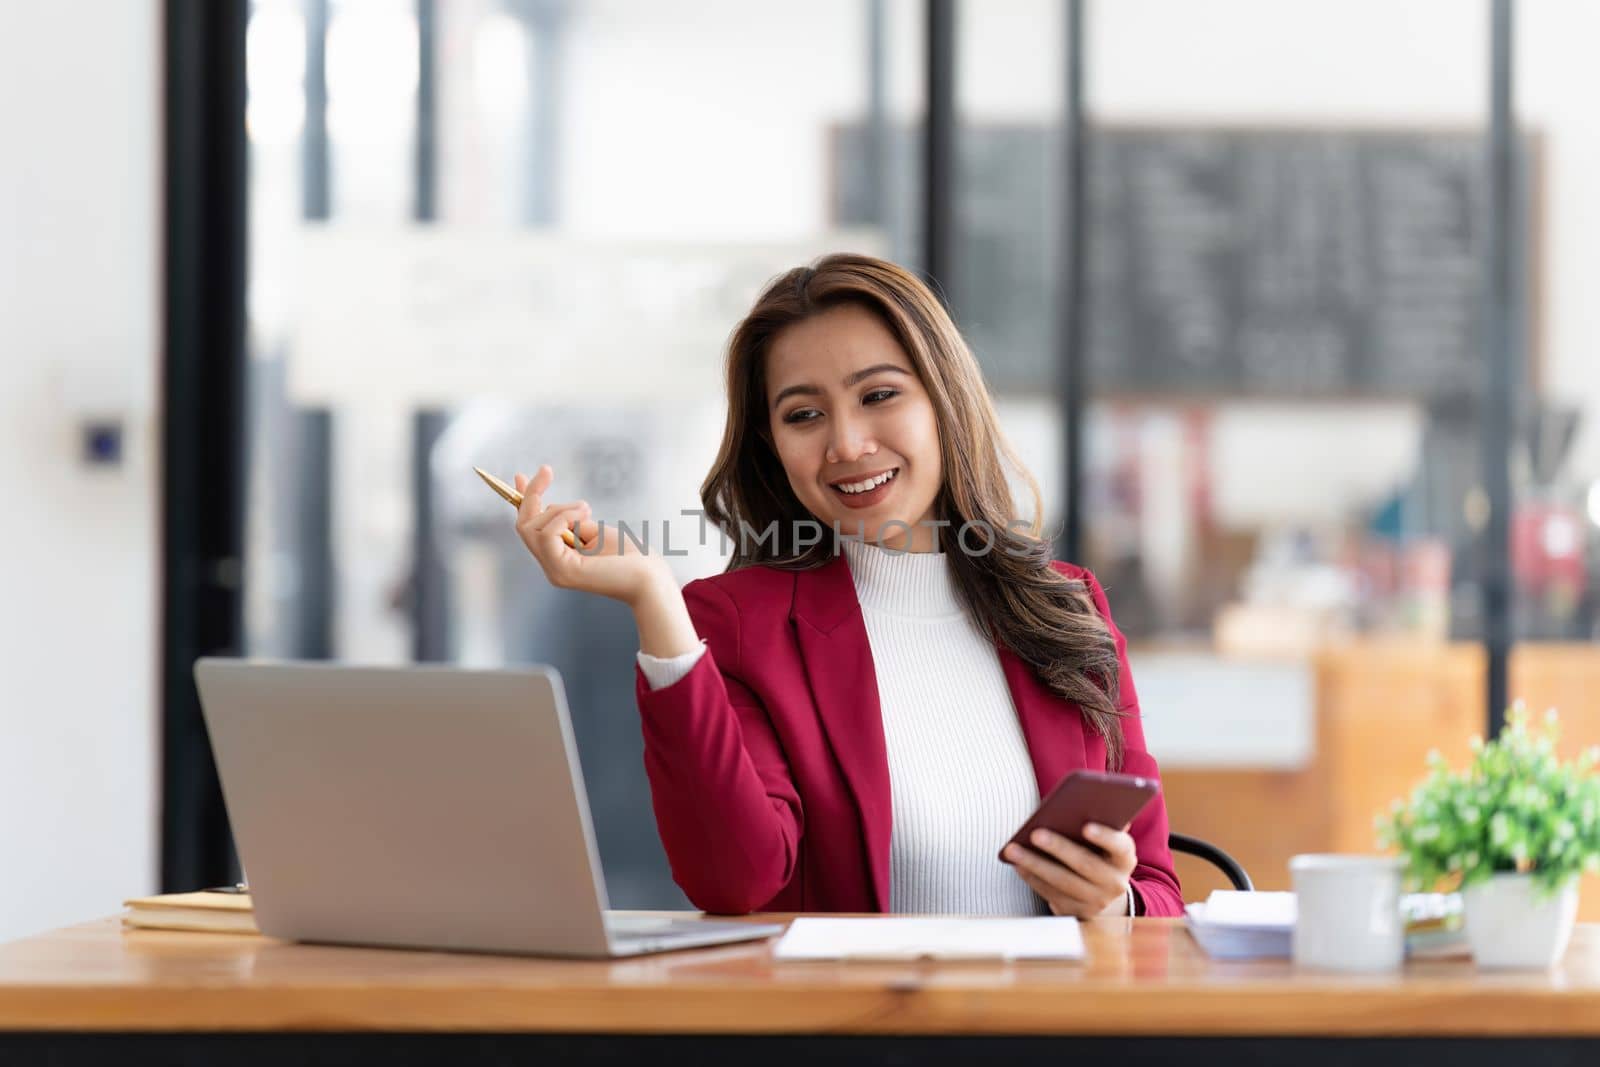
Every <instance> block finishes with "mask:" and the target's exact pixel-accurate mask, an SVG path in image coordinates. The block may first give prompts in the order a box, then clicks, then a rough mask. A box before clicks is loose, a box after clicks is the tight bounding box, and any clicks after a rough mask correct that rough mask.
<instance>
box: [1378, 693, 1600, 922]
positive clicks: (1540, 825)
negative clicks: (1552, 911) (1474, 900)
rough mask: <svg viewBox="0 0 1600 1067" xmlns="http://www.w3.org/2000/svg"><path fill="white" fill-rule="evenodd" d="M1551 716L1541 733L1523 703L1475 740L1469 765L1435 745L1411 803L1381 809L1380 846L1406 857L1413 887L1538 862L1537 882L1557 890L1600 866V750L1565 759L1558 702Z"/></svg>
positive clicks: (1462, 881) (1478, 878)
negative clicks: (1493, 732)
mask: <svg viewBox="0 0 1600 1067" xmlns="http://www.w3.org/2000/svg"><path fill="white" fill-rule="evenodd" d="M1544 720H1545V721H1544V730H1543V731H1542V732H1540V733H1538V734H1535V733H1534V732H1533V731H1532V730H1530V729H1529V723H1528V713H1527V709H1526V708H1525V707H1523V705H1522V704H1521V703H1520V702H1519V703H1517V704H1516V705H1515V706H1513V707H1512V708H1511V710H1510V712H1509V713H1508V714H1507V716H1506V726H1505V728H1504V729H1503V730H1501V732H1500V736H1499V737H1498V738H1496V739H1495V740H1492V741H1489V742H1484V741H1483V740H1482V739H1481V738H1476V737H1475V738H1473V739H1472V741H1471V743H1470V748H1471V751H1472V762H1471V764H1470V765H1469V766H1468V767H1467V769H1466V770H1464V771H1459V772H1458V771H1452V770H1451V769H1450V766H1449V763H1448V761H1446V760H1445V758H1444V756H1443V755H1442V754H1441V753H1439V752H1438V750H1434V751H1433V752H1430V753H1428V774H1427V777H1426V778H1424V779H1423V780H1422V782H1420V783H1419V784H1418V785H1417V787H1416V789H1414V790H1413V791H1412V793H1411V798H1410V801H1409V803H1408V802H1406V801H1404V800H1396V801H1395V802H1394V804H1393V806H1392V807H1391V808H1390V810H1389V812H1388V813H1387V814H1385V815H1379V816H1378V817H1377V819H1376V820H1375V826H1376V828H1377V831H1378V841H1379V845H1380V846H1381V847H1384V848H1394V849H1396V850H1398V851H1399V852H1400V854H1401V855H1402V856H1404V857H1405V860H1406V880H1407V883H1408V885H1409V886H1410V887H1411V888H1414V889H1420V890H1431V889H1434V888H1436V887H1437V886H1438V885H1439V883H1441V882H1443V881H1445V880H1447V879H1453V880H1458V882H1459V885H1460V886H1461V887H1465V886H1469V885H1472V884H1473V883H1475V882H1482V881H1485V880H1486V879H1488V878H1489V876H1490V875H1492V874H1495V873H1497V872H1501V871H1531V872H1533V876H1534V883H1535V885H1536V886H1537V887H1538V888H1539V890H1540V891H1542V892H1543V893H1547V894H1553V893H1555V892H1556V891H1557V890H1559V889H1560V888H1561V887H1562V886H1563V885H1565V884H1566V883H1567V882H1569V881H1571V880H1572V879H1574V878H1576V877H1577V876H1578V875H1579V874H1580V873H1582V872H1583V871H1597V870H1600V775H1597V774H1596V766H1597V764H1600V749H1597V748H1596V747H1593V746H1591V747H1590V748H1588V749H1586V750H1585V751H1584V752H1583V754H1582V755H1581V756H1579V757H1578V759H1576V760H1574V761H1573V762H1571V763H1568V764H1565V765H1563V764H1562V763H1561V762H1560V761H1559V760H1558V759H1557V758H1556V755H1555V742H1556V739H1557V737H1558V736H1559V731H1560V722H1559V720H1558V717H1557V715H1556V711H1555V709H1554V708H1552V709H1550V711H1548V712H1546V713H1545V716H1544Z"/></svg>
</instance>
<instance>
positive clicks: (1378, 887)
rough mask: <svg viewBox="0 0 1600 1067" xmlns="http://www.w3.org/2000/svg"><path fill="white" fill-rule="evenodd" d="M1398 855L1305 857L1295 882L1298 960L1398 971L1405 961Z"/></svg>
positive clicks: (1294, 872)
mask: <svg viewBox="0 0 1600 1067" xmlns="http://www.w3.org/2000/svg"><path fill="white" fill-rule="evenodd" d="M1401 867H1402V863H1401V860H1400V859H1399V858H1398V857H1394V856H1351V855H1335V854H1322V855H1303V856H1295V857H1294V858H1293V859H1291V860H1290V861H1289V873H1290V875H1291V876H1292V878H1293V880H1294V893H1295V904H1296V907H1297V909H1298V912H1297V917H1296V919H1295V924H1294V962H1295V963H1296V964H1298V965H1300V966H1303V967H1318V968H1324V969H1327V970H1335V971H1393V970H1398V969H1399V967H1400V964H1401V963H1402V962H1403V961H1404V959H1405V954H1406V938H1405V924H1404V922H1403V920H1402V919H1401V915H1400V872H1401Z"/></svg>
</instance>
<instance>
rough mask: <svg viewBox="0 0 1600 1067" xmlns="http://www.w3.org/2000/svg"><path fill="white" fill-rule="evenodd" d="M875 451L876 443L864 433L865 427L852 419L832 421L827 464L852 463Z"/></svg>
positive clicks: (876, 449)
mask: <svg viewBox="0 0 1600 1067" xmlns="http://www.w3.org/2000/svg"><path fill="white" fill-rule="evenodd" d="M876 451H878V443H877V442H876V441H874V440H873V439H872V437H871V435H870V434H868V433H867V432H866V427H865V426H861V425H859V424H858V423H856V422H855V421H854V420H852V419H837V420H835V421H834V424H833V436H832V437H831V438H830V439H829V441H828V457H827V458H828V462H829V463H854V462H855V461H856V460H858V459H860V458H861V457H862V456H870V455H872V454H873V453H874V452H876Z"/></svg>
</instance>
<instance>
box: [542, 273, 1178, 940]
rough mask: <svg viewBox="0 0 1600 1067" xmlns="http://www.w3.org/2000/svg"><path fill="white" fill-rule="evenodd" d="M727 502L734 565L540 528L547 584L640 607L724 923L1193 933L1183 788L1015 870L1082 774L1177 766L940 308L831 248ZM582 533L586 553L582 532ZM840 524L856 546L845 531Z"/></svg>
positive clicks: (786, 278)
mask: <svg viewBox="0 0 1600 1067" xmlns="http://www.w3.org/2000/svg"><path fill="white" fill-rule="evenodd" d="M727 389H728V417H727V425H726V428H725V430H724V432H723V437H722V446H721V450H720V452H719V453H718V456H717V459H716V463H715V464H714V466H713V467H712V469H711V473H710V474H709V475H708V476H707V477H706V480H705V483H704V484H703V485H702V487H701V499H702V501H703V503H704V507H705V512H706V515H707V516H709V517H710V519H711V520H712V521H713V522H715V523H716V524H717V525H718V527H720V528H721V529H722V531H723V532H724V534H725V536H726V538H728V539H729V540H731V542H732V547H733V558H732V560H731V561H730V563H729V566H728V569H727V571H726V572H725V573H723V574H721V575H718V576H716V577H714V578H708V579H703V580H701V581H695V582H691V583H689V584H688V585H687V586H685V587H684V588H683V589H682V590H681V591H680V589H679V588H678V586H677V583H676V582H675V581H674V580H673V578H672V575H671V574H670V572H669V571H668V570H667V568H666V566H665V564H664V561H663V559H662V557H661V556H660V555H658V554H652V553H650V552H649V551H648V548H647V547H646V548H645V549H644V550H642V551H641V548H640V546H639V545H638V544H637V543H635V542H632V541H629V540H628V539H626V538H622V539H619V538H618V537H617V534H616V531H615V530H613V529H610V528H609V527H608V526H606V525H604V524H599V525H597V524H596V523H594V522H593V521H592V520H591V519H590V515H589V509H588V506H587V505H586V504H584V503H583V502H581V501H579V502H575V503H566V504H546V503H544V500H543V498H544V496H545V494H546V492H547V491H548V489H549V488H550V484H551V481H552V479H553V477H554V475H553V472H552V471H551V470H550V468H549V467H541V468H540V469H539V471H538V472H537V473H536V474H535V476H534V477H533V478H532V479H531V480H530V479H527V478H525V477H524V476H522V475H518V476H517V488H518V489H521V490H523V491H524V493H525V497H524V500H523V504H522V508H521V511H520V513H519V515H518V518H517V528H518V530H519V532H520V533H521V536H522V539H523V541H524V542H525V543H526V544H527V546H528V548H529V550H530V551H531V552H532V553H533V555H534V557H535V558H536V559H537V560H538V561H539V564H540V565H541V566H542V567H543V569H544V572H545V574H546V575H547V576H548V577H549V579H550V581H551V582H552V583H554V584H555V585H557V586H561V587H565V588H575V589H584V590H588V591H591V592H594V593H599V594H601V595H604V596H610V597H615V598H616V599H618V600H621V601H623V602H625V603H626V604H628V605H629V606H630V607H631V608H632V610H633V613H634V618H635V620H636V622H637V624H638V628H639V644H640V652H639V664H638V678H637V690H638V699H639V710H640V713H641V716H642V718H643V725H644V738H645V770H646V772H647V774H648V776H649V779H650V788H651V795H652V799H653V804H654V807H655V813H656V822H657V825H658V827H659V828H660V831H661V839H662V842H663V844H664V845H665V846H666V852H667V857H668V859H669V860H670V862H671V865H672V870H673V876H674V878H675V880H676V881H677V883H678V884H679V885H680V886H681V887H682V888H683V890H684V892H685V893H687V894H688V897H689V899H690V900H691V901H692V902H694V904H695V905H696V906H697V907H700V908H703V909H704V910H706V911H710V912H723V913H742V912H748V911H753V910H766V911H894V912H921V913H964V914H1013V915H1016V914H1036V913H1043V912H1045V911H1046V909H1048V911H1049V912H1053V913H1055V914H1058V915H1075V916H1079V917H1093V916H1098V915H1122V914H1146V915H1176V914H1181V912H1182V903H1181V897H1180V891H1179V887H1178V881H1177V878H1176V877H1175V875H1174V874H1173V871H1172V859H1171V856H1170V854H1169V853H1168V850H1167V843H1166V838H1167V817H1166V811H1165V808H1164V806H1163V805H1162V803H1161V801H1160V799H1159V798H1157V800H1156V801H1155V802H1153V803H1151V804H1150V805H1149V806H1148V807H1146V809H1145V810H1144V811H1143V812H1142V813H1141V815H1140V816H1139V818H1137V819H1136V820H1135V821H1134V823H1133V825H1132V826H1131V827H1129V828H1128V829H1127V830H1126V831H1124V830H1122V829H1119V828H1115V827H1097V826H1093V825H1091V826H1090V827H1088V828H1087V830H1086V833H1087V835H1088V837H1089V839H1090V840H1091V841H1092V842H1093V844H1094V845H1095V846H1097V849H1091V848H1086V847H1084V846H1083V845H1081V844H1078V843H1076V842H1074V841H1070V840H1067V839H1065V838H1062V837H1059V836H1057V835H1052V834H1045V835H1043V836H1039V837H1036V838H1035V839H1034V840H1033V842H1032V843H1033V845H1034V846H1035V848H1034V849H1021V848H1018V847H1017V846H1015V845H1012V846H1009V847H1008V848H1007V849H1006V855H1005V860H1006V862H1005V863H1001V862H997V860H996V852H997V850H998V849H999V847H1000V846H1001V845H1002V844H1003V843H1004V842H1005V841H1006V840H1007V839H1008V838H1009V837H1010V836H1011V834H1012V833H1013V832H1014V831H1015V829H1016V828H1017V827H1018V826H1019V825H1021V824H1022V822H1023V821H1024V820H1025V819H1026V818H1027V816H1028V815H1029V814H1030V813H1031V812H1032V810H1033V809H1034V807H1036V806H1037V804H1038V802H1039V798H1040V796H1041V795H1042V794H1043V793H1044V792H1046V791H1048V790H1049V789H1050V788H1052V787H1053V786H1054V785H1055V784H1056V782H1057V781H1058V780H1059V779H1060V778H1061V777H1062V776H1063V775H1064V774H1066V773H1067V772H1068V771H1071V770H1074V769H1077V768H1090V769H1096V770H1099V769H1107V768H1109V769H1120V770H1124V771H1127V772H1129V773H1135V774H1142V775H1145V776H1149V777H1154V776H1155V775H1156V773H1157V771H1156V764H1155V761H1154V760H1153V759H1151V757H1150V755H1149V753H1147V752H1146V751H1145V745H1144V736H1143V730H1142V728H1141V726H1140V722H1139V709H1138V700H1137V697H1136V696H1135V694H1134V689H1133V682H1132V679H1131V678H1130V677H1129V674H1128V665H1127V659H1126V656H1125V653H1124V641H1123V638H1122V636H1121V635H1120V634H1119V633H1118V632H1117V630H1116V628H1115V626H1113V624H1112V622H1111V615H1110V611H1109V609H1108V607H1107V605H1106V598H1105V594H1104V592H1103V591H1102V590H1101V589H1100V586H1099V585H1098V584H1097V583H1096V582H1095V579H1094V576H1093V575H1091V574H1090V573H1089V572H1088V571H1086V570H1084V569H1082V568H1080V567H1076V566H1073V565H1071V564H1065V563H1052V562H1051V560H1050V554H1049V544H1048V542H1046V541H1044V540H1042V539H1040V537H1039V535H1038V529H1039V527H1038V521H1037V519H1035V520H1034V521H1033V522H1032V523H1031V524H1030V523H1025V522H1022V521H1021V520H1019V519H1018V518H1017V516H1016V512H1015V509H1014V507H1013V505H1012V499H1011V493H1010V490H1009V489H1008V487H1007V483H1006V479H1005V474H1004V470H1003V467H1002V461H1005V462H1007V463H1010V464H1011V465H1012V466H1013V467H1014V468H1015V469H1016V471H1017V472H1018V474H1019V475H1020V476H1021V477H1022V478H1023V479H1024V480H1025V481H1026V483H1027V485H1028V488H1029V490H1030V492H1031V493H1032V496H1033V501H1034V514H1035V515H1036V516H1037V515H1038V514H1039V511H1040V508H1039V494H1038V489H1037V487H1036V486H1035V485H1034V483H1033V481H1032V479H1031V478H1029V477H1028V476H1027V474H1026V472H1024V471H1023V470H1022V468H1021V465H1020V464H1019V463H1017V461H1016V458H1015V456H1014V455H1013V453H1012V452H1011V450H1010V448H1009V446H1008V445H1007V444H1006V442H1005V441H1004V439H1003V437H1002V435H1001V433H1000V431H999V428H998V426H997V425H996V420H995V414H994V409H993V406H992V404H991V402H990V399H989V395H988V392H987V390H986V389H985V387H984V384H983V379H982V375H981V374H980V372H979V370H978V366H977V363H976V361H975V360H974V359H973V357H972V354H971V352H970V351H969V350H968V348H967V346H966V344H965V342H964V341H963V340H962V339H961V336H960V334H959V333H958V332H957V331H956V328H955V325H954V324H953V323H952V322H951V320H950V318H949V316H948V315H947V314H946V313H945V311H944V308H943V307H942V306H941V305H940V303H939V301H938V300H937V299H936V298H935V297H934V296H933V294H932V293H931V292H930V291H929V290H928V289H927V287H926V286H924V285H923V284H922V283H921V282H920V281H918V280H917V279H916V278H915V277H914V276H912V275H911V274H909V273H908V272H906V271H904V270H902V269H901V268H899V267H897V266H894V265H893V264H890V263H886V262H883V261H881V260H877V259H872V258H869V257H865V256H857V255H835V256H828V257H826V258H824V259H822V260H819V261H818V262H817V263H816V265H815V266H814V267H804V268H799V269H796V270H793V271H790V272H789V273H787V274H785V275H783V276H782V277H781V278H779V279H778V280H777V281H775V282H774V283H773V284H772V285H771V286H770V287H768V289H767V290H766V292H764V293H763V294H762V295H761V297H760V299H758V300H757V302H756V305H755V307H754V308H753V309H752V310H751V312H750V314H749V315H748V316H747V317H746V318H745V320H744V321H743V322H742V323H740V325H739V327H738V329H737V330H736V331H735V332H734V335H733V338H732V341H731V342H730V346H729V353H728V369H727ZM574 528H575V529H576V530H577V532H578V536H579V538H580V539H581V547H579V548H574V547H571V546H569V545H567V544H565V543H564V542H563V538H562V534H563V532H565V531H567V530H569V529H574ZM836 533H842V534H844V535H846V536H845V537H842V538H841V537H838V536H836Z"/></svg>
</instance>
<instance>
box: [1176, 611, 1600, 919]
mask: <svg viewBox="0 0 1600 1067" xmlns="http://www.w3.org/2000/svg"><path fill="white" fill-rule="evenodd" d="M1315 677H1316V696H1315V715H1316V745H1315V749H1314V752H1313V754H1312V758H1311V762H1310V764H1309V765H1307V766H1306V767H1303V768H1301V769H1299V770H1292V771H1281V770H1280V771H1263V770H1251V769H1249V768H1242V767H1241V768H1218V769H1215V770H1207V769H1199V768H1174V769H1171V770H1165V769H1164V770H1163V772H1162V780H1163V784H1164V787H1165V789H1166V793H1167V810H1168V813H1169V814H1170V816H1171V818H1172V828H1173V829H1174V830H1179V831H1182V832H1183V833H1188V834H1194V835H1196V836H1199V837H1203V838H1205V839H1207V840H1209V841H1213V842H1215V843H1216V844H1218V845H1220V846H1221V847H1222V848H1224V849H1226V850H1227V851H1228V852H1230V853H1231V854H1232V855H1233V856H1235V857H1236V858H1237V859H1238V860H1239V862H1240V863H1242V864H1244V866H1245V869H1246V870H1248V871H1249V872H1250V875H1251V877H1252V878H1253V879H1254V880H1255V883H1256V887H1257V888H1258V889H1287V888H1289V868H1288V864H1289V857H1290V856H1292V855H1294V854H1295V853H1297V852H1372V851H1375V850H1376V842H1375V835H1374V831H1373V819H1374V817H1375V816H1376V815H1378V814H1379V813H1380V812H1384V811H1387V810H1388V807H1389V804H1390V803H1391V802H1392V801H1393V800H1394V799H1395V798H1396V797H1402V796H1406V795H1408V794H1409V793H1410V792H1411V789H1412V787H1413V786H1415V785H1416V783H1417V782H1418V781H1420V780H1421V778H1422V777H1423V775H1424V773H1425V770H1426V768H1425V761H1426V758H1427V754H1428V751H1429V750H1430V749H1434V748H1437V749H1439V750H1440V751H1441V752H1443V753H1444V754H1445V756H1446V757H1447V758H1449V760H1450V761H1451V763H1452V764H1455V765H1458V766H1459V765H1461V764H1462V763H1464V762H1465V761H1466V759H1467V758H1468V750H1467V741H1468V739H1469V738H1470V737H1472V736H1473V735H1474V734H1480V735H1481V734H1482V733H1483V732H1484V707H1483V693H1484V684H1485V662H1484V656H1483V650H1482V648H1481V647H1479V646H1477V645H1472V644H1449V645H1420V644H1418V645H1413V644H1404V643H1382V642H1353V643H1350V644H1345V645H1336V646H1330V647H1328V648H1326V649H1323V650H1322V651H1320V652H1319V653H1318V654H1317V656H1316V659H1315ZM1511 693H1512V696H1513V698H1520V699H1522V700H1523V701H1524V702H1525V703H1526V704H1527V705H1528V707H1529V708H1531V709H1532V710H1533V711H1535V712H1536V713H1542V712H1543V711H1544V709H1545V708H1548V707H1555V708H1558V709H1559V710H1560V712H1561V731H1562V740H1561V750H1562V754H1563V756H1564V757H1565V758H1572V757H1574V756H1576V755H1577V753H1578V750H1579V749H1581V748H1582V747H1583V746H1585V745H1591V744H1595V743H1597V742H1600V645H1566V644H1527V645H1521V646H1518V648H1517V649H1516V650H1515V651H1514V652H1513V654H1512V658H1511ZM1155 756H1156V759H1157V760H1160V758H1161V753H1160V752H1156V753H1155ZM1177 862H1178V876H1179V878H1180V879H1181V880H1182V881H1183V886H1184V897H1185V899H1187V900H1197V899H1204V897H1205V895H1206V894H1207V893H1208V892H1209V891H1210V890H1211V889H1215V888H1225V883H1224V882H1223V880H1222V879H1221V877H1220V876H1219V875H1218V874H1217V873H1216V872H1215V870H1214V869H1213V868H1211V867H1209V866H1208V865H1206V864H1204V863H1201V862H1200V861H1198V860H1192V859H1190V858H1189V857H1179V858H1178V861H1177ZM1578 914H1579V918H1580V919H1582V920H1584V921H1588V922H1593V921H1596V920H1600V876H1593V875H1591V876H1589V877H1587V878H1585V879H1584V881H1583V886H1582V900H1581V903H1580V905H1579V913H1578Z"/></svg>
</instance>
